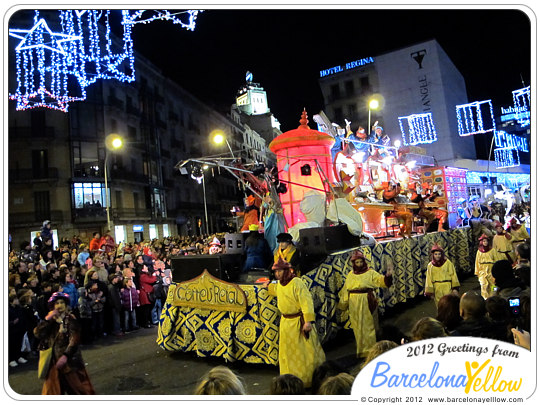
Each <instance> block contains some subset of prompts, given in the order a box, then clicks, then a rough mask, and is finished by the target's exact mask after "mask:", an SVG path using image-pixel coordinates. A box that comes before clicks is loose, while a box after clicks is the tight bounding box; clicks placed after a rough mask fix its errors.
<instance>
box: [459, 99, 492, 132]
mask: <svg viewBox="0 0 540 405" xmlns="http://www.w3.org/2000/svg"><path fill="white" fill-rule="evenodd" d="M456 114H457V121H458V133H459V136H469V135H476V134H485V133H486V132H490V131H494V130H495V118H494V116H493V106H492V104H491V100H485V101H475V102H473V103H469V104H462V105H457V106H456Z"/></svg>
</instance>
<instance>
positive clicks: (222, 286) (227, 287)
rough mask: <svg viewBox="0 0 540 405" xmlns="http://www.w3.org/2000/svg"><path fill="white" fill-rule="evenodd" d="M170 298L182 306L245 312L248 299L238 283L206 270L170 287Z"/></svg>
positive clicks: (175, 303) (176, 304)
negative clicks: (191, 278) (217, 276)
mask: <svg viewBox="0 0 540 405" xmlns="http://www.w3.org/2000/svg"><path fill="white" fill-rule="evenodd" d="M167 299H168V300H172V305H175V306H180V307H190V308H201V309H208V310H218V311H231V312H241V313H245V312H246V311H247V299H246V294H245V293H244V291H243V290H242V289H241V288H240V287H239V286H238V285H237V284H232V283H227V282H225V281H223V280H220V279H219V278H216V277H214V276H212V275H211V274H210V273H208V271H207V270H205V271H204V272H203V273H202V274H201V275H200V276H198V277H197V278H194V279H193V280H189V281H185V282H183V283H180V284H177V285H176V286H172V285H171V287H170V291H169V297H168V298H167Z"/></svg>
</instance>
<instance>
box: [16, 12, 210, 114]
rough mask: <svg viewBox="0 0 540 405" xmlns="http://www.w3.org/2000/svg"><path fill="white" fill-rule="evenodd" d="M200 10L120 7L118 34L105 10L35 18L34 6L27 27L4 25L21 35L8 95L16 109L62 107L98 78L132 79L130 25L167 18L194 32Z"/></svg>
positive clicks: (83, 93) (80, 97)
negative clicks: (31, 21)
mask: <svg viewBox="0 0 540 405" xmlns="http://www.w3.org/2000/svg"><path fill="white" fill-rule="evenodd" d="M200 11H201V10H187V11H179V12H175V13H171V12H170V11H168V10H136V11H133V10H121V13H122V20H121V23H120V24H121V25H122V27H123V34H122V36H121V38H116V37H114V36H112V35H111V26H110V24H111V18H110V14H111V11H110V10H60V11H59V12H58V13H59V22H56V21H46V20H45V19H44V18H39V11H38V10H36V11H35V16H34V25H33V27H32V28H30V29H20V28H11V29H10V30H9V35H10V36H12V37H15V38H19V39H21V42H20V43H19V44H18V45H17V46H16V48H15V61H16V73H15V76H16V83H17V84H16V88H15V91H14V92H12V93H10V94H9V98H10V99H12V100H16V101H17V105H16V109H17V110H19V111H20V110H26V109H30V108H35V107H48V108H51V109H55V110H60V111H63V112H67V110H68V106H69V103H70V102H73V101H82V100H85V99H86V88H87V87H88V86H89V85H91V84H92V83H95V82H96V81H97V80H99V79H115V80H119V81H122V82H133V81H134V80H135V60H134V55H133V40H132V37H131V34H132V28H133V26H134V25H135V24H138V23H144V24H147V23H150V22H152V21H156V20H166V21H172V22H173V23H174V24H179V25H181V26H182V27H183V28H185V29H187V30H191V31H193V30H194V29H195V20H196V17H197V15H198V13H199V12H200ZM50 24H54V26H59V27H61V32H55V31H53V30H51V29H50V28H49V25H50Z"/></svg>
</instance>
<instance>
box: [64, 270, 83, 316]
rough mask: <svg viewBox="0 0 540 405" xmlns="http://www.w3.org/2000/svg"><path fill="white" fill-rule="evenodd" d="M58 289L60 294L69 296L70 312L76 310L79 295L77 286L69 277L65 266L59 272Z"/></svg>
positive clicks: (69, 274)
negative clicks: (60, 291) (59, 288)
mask: <svg viewBox="0 0 540 405" xmlns="http://www.w3.org/2000/svg"><path fill="white" fill-rule="evenodd" d="M60 287H61V288H62V292H64V293H66V294H68V295H69V306H70V307H71V309H72V310H74V309H75V308H77V303H78V302H79V293H78V291H77V286H76V284H75V282H74V281H73V279H72V277H71V273H70V272H69V271H68V269H67V266H66V267H64V268H62V269H61V271H60Z"/></svg>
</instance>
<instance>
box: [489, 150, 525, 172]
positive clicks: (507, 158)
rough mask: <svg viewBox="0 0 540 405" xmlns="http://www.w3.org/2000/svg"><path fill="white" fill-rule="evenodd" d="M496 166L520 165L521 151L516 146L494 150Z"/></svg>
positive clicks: (500, 167) (501, 167)
mask: <svg viewBox="0 0 540 405" xmlns="http://www.w3.org/2000/svg"><path fill="white" fill-rule="evenodd" d="M493 152H494V154H495V166H496V167H497V168H499V169H503V168H507V167H516V166H519V165H520V161H519V152H518V151H517V150H516V149H515V148H498V149H495V150H494V151H493Z"/></svg>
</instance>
